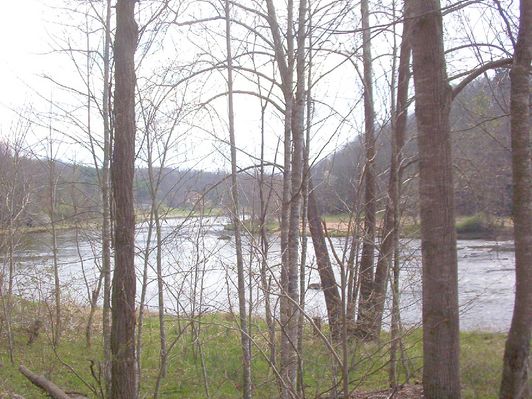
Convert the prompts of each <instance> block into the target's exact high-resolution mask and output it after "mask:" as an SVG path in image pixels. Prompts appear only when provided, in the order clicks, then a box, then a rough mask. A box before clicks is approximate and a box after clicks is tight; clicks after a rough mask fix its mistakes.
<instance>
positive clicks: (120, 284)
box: [111, 0, 138, 399]
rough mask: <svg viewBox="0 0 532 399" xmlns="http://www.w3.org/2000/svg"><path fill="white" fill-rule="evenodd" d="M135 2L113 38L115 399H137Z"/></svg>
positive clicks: (123, 3)
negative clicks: (134, 191)
mask: <svg viewBox="0 0 532 399" xmlns="http://www.w3.org/2000/svg"><path fill="white" fill-rule="evenodd" d="M134 9H135V1H134V0H119V1H118V3H117V6H116V37H115V49H114V50H115V51H114V53H115V65H116V67H115V82H116V87H115V96H114V100H115V101H114V113H115V123H116V125H115V126H116V128H115V141H114V142H115V146H114V150H113V159H112V163H111V171H112V187H113V194H114V196H113V198H114V204H115V218H116V224H115V270H114V274H113V294H112V305H113V306H112V328H111V352H112V359H111V360H112V380H111V385H112V386H111V397H112V398H113V399H133V398H136V397H137V384H136V383H135V375H136V373H135V291H136V278H135V263H134V261H135V213H134V206H133V175H134V162H135V81H136V78H135V50H136V46H137V37H138V27H137V23H136V22H135V17H134Z"/></svg>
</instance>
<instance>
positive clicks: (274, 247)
mask: <svg viewBox="0 0 532 399" xmlns="http://www.w3.org/2000/svg"><path fill="white" fill-rule="evenodd" d="M225 223H227V219H226V218H214V217H212V218H204V219H199V218H191V219H189V220H185V219H179V218H178V219H168V220H166V221H164V223H163V228H162V236H163V245H162V266H163V276H164V282H165V291H164V296H165V309H166V311H167V312H168V313H172V314H176V313H178V314H198V312H212V311H229V310H232V309H235V310H236V309H237V308H238V302H237V296H236V271H235V269H234V268H235V266H234V265H235V262H234V252H235V251H234V240H233V239H231V238H230V237H227V236H226V234H227V232H225V231H224V229H223V225H224V224H225ZM98 236H99V233H98V231H88V232H87V231H83V232H81V231H80V232H79V233H76V231H75V230H63V231H60V232H59V233H58V236H57V242H58V259H59V269H60V279H61V285H62V287H63V297H64V298H69V299H70V300H73V301H75V302H77V303H81V304H87V303H88V298H89V293H90V290H91V289H92V287H94V284H95V281H96V280H97V277H98V275H99V272H98V270H99V267H100V256H101V254H100V249H99V248H100V243H99V239H98ZM147 236H148V228H147V225H146V224H139V225H138V226H137V238H136V245H137V257H136V269H137V276H138V281H139V287H138V289H137V293H138V294H140V283H141V276H142V275H143V270H144V263H145V262H144V260H145V256H144V253H145V248H146V243H147ZM228 238H229V239H228ZM154 241H155V239H154V236H152V243H151V247H152V250H151V251H150V252H149V255H148V274H147V276H148V288H147V297H146V305H147V306H148V307H149V308H150V309H155V308H156V307H157V283H156V279H155V277H156V273H155V259H156V256H155V250H154V249H153V248H154V247H155V245H154ZM331 242H332V243H333V245H334V247H335V250H336V252H337V254H338V256H339V257H341V255H342V254H341V252H342V249H343V248H344V246H345V245H344V244H345V239H343V238H334V239H332V240H331ZM257 246H258V243H256V242H254V239H253V237H247V238H245V239H244V248H245V259H246V269H247V270H248V273H247V276H246V279H247V280H248V282H249V286H250V287H251V289H250V290H249V291H248V298H249V297H251V302H250V303H251V304H252V311H253V312H254V313H257V314H260V313H262V312H263V300H262V298H263V295H262V290H261V289H260V276H259V273H258V264H259V262H258V259H259V257H258V249H257ZM401 247H402V258H403V259H402V270H401V282H400V285H401V317H402V320H403V323H404V324H405V325H414V324H418V323H420V319H421V264H420V241H419V240H401ZM308 249H309V250H308V264H309V265H310V266H313V265H314V252H313V249H312V245H311V241H310V239H309V246H308ZM268 259H269V268H270V271H271V273H269V275H271V278H272V281H275V279H276V278H278V276H279V265H278V263H279V261H278V259H279V242H278V237H276V236H272V237H271V246H270V250H269V257H268ZM15 260H16V264H17V273H16V284H15V287H16V292H17V294H19V295H23V296H25V297H27V298H31V299H34V300H50V301H51V300H52V298H53V296H52V295H53V293H52V292H53V286H52V284H53V278H52V265H53V256H52V248H51V236H50V234H49V233H34V234H31V237H30V238H29V239H26V240H24V242H22V243H21V246H20V247H19V248H18V249H17V251H16V257H15ZM514 261H515V254H514V248H513V242H511V241H502V242H501V241H498V242H497V241H483V240H459V241H458V284H459V300H460V325H461V329H462V330H466V331H471V330H486V331H506V330H507V329H508V328H509V325H510V321H511V317H512V310H513V301H514V285H515V276H514ZM336 269H339V268H338V267H336ZM249 270H251V273H249ZM307 281H308V282H309V283H317V282H319V277H318V274H317V271H316V270H315V269H313V268H312V267H310V268H309V275H308V280H307ZM87 286H89V287H91V288H87ZM305 310H306V312H307V313H309V315H311V316H313V317H315V316H322V317H324V316H325V305H324V300H323V293H322V292H321V291H319V290H308V291H307V296H306V302H305ZM388 319H389V318H387V320H388ZM385 324H386V321H385ZM385 327H386V326H385Z"/></svg>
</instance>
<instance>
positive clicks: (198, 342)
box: [0, 305, 505, 399]
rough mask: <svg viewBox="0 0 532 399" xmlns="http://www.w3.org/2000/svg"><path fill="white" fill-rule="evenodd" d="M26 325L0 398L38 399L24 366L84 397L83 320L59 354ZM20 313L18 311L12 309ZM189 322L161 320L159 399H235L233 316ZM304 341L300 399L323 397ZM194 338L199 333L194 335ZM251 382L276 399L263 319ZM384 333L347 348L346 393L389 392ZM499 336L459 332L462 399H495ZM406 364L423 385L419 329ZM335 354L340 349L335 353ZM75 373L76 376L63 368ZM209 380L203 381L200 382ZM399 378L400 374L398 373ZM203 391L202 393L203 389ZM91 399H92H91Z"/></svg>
mask: <svg viewBox="0 0 532 399" xmlns="http://www.w3.org/2000/svg"><path fill="white" fill-rule="evenodd" d="M23 308H24V309H21V310H24V311H25V312H26V315H25V319H26V321H24V318H18V319H17V326H16V328H15V337H16V351H15V352H16V353H15V358H16V361H15V364H14V365H12V364H11V363H10V361H9V358H8V356H7V343H6V341H5V334H4V333H3V334H2V336H1V340H0V362H1V363H2V365H3V366H2V367H0V397H2V395H1V393H2V392H16V393H18V394H20V395H23V396H25V397H26V398H41V397H44V396H42V394H41V393H40V392H39V390H38V389H36V388H35V387H34V386H33V385H32V384H31V383H29V382H28V381H27V380H26V379H25V378H24V377H23V376H22V375H21V374H20V373H19V372H18V370H17V367H18V364H24V365H25V366H26V367H28V368H29V369H30V370H32V371H34V372H35V373H38V374H44V375H46V376H47V377H48V378H50V379H51V380H53V381H54V382H55V383H56V384H58V385H59V386H61V387H63V388H64V389H68V390H73V391H80V392H84V393H86V394H88V393H90V391H89V389H88V388H87V386H86V385H85V384H84V383H83V382H82V380H84V381H85V382H86V383H88V384H90V385H97V384H96V381H95V379H94V378H93V377H92V376H91V372H90V364H91V361H93V362H95V364H98V363H99V362H100V361H101V359H102V351H101V346H100V343H101V336H99V335H95V336H94V340H93V342H94V344H93V346H92V348H90V349H88V348H87V347H86V345H85V339H84V334H82V333H80V332H81V331H84V327H83V325H84V323H85V319H84V317H85V314H86V312H83V311H80V312H78V314H77V316H74V317H72V316H71V319H70V325H68V326H69V329H68V330H67V331H65V333H64V335H63V338H62V340H61V343H60V345H59V347H58V348H57V351H56V352H54V350H53V349H52V347H51V345H50V338H49V336H48V334H46V333H43V334H41V335H40V336H39V338H38V339H37V341H36V342H35V343H34V344H33V345H31V346H28V345H26V341H27V335H26V333H25V330H24V327H23V326H24V325H25V323H26V324H27V323H28V322H29V321H30V320H31V312H36V308H35V306H33V307H32V306H31V305H27V306H23ZM17 309H20V306H19V307H17ZM190 323H191V321H190V320H186V319H177V318H175V317H167V320H166V324H167V329H168V332H167V336H168V341H169V342H172V341H173V340H174V339H175V338H176V337H177V336H178V331H180V329H184V330H183V331H184V333H183V334H182V335H181V336H180V338H179V339H178V340H177V343H176V344H175V346H174V347H173V349H172V350H171V352H170V355H169V370H168V376H167V377H166V378H165V379H164V381H163V384H162V388H161V395H160V397H161V398H177V397H180V398H205V397H207V393H206V389H208V390H209V394H210V396H211V397H212V398H238V397H241V366H240V365H241V361H240V354H241V352H240V347H239V339H240V334H239V332H238V330H237V328H236V324H235V320H234V318H233V316H232V315H230V314H227V313H213V314H207V315H204V316H203V317H202V318H201V319H199V320H195V321H194V328H192V326H191V324H190ZM305 328H306V330H305V335H304V336H305V339H304V353H303V358H304V367H305V372H304V383H305V390H306V396H307V397H309V398H311V397H316V396H317V395H318V394H319V393H322V392H323V391H325V390H327V388H329V387H330V386H331V383H332V381H333V372H334V368H335V366H334V361H333V359H332V357H331V355H330V353H329V352H328V350H327V349H326V347H325V345H324V344H323V342H322V341H321V339H320V338H319V337H317V336H316V335H314V334H313V333H312V331H311V327H310V326H309V325H307V326H306V327H305ZM158 331H159V326H158V319H157V317H155V316H153V315H150V316H148V317H147V318H146V322H145V325H144V334H143V337H144V339H143V351H142V380H141V381H142V387H143V388H142V390H143V394H145V395H148V396H149V394H151V393H152V392H153V390H154V386H155V380H156V377H157V370H158V364H159V333H158ZM194 331H199V335H197V334H196V335H195V334H194ZM252 335H253V341H254V346H253V354H254V356H253V371H252V373H253V381H254V396H255V397H256V398H271V397H276V396H278V395H277V385H276V382H275V381H276V380H275V375H274V374H273V372H272V371H271V369H270V368H269V367H268V362H267V361H266V356H267V354H268V345H267V342H266V340H265V338H264V337H265V336H267V329H266V326H265V323H264V322H263V320H261V319H259V318H255V319H253V323H252ZM388 338H389V337H388V336H387V334H383V337H382V344H376V343H370V344H363V343H360V342H351V343H350V345H349V348H350V364H351V365H352V371H351V374H350V378H351V380H352V384H351V387H352V388H355V387H357V389H358V390H373V389H382V388H385V387H386V386H387V361H388V357H389V353H388V350H389V345H388V344H387V340H388ZM504 341H505V336H504V335H502V334H493V333H482V332H463V333H462V334H461V345H462V351H461V377H462V387H463V397H464V398H466V399H467V398H471V399H472V398H486V399H489V398H496V397H497V391H498V386H499V380H500V376H501V366H502V354H503V350H504ZM404 344H405V348H406V352H407V357H408V358H409V359H410V369H411V372H412V377H411V382H414V381H420V380H421V368H422V344H421V330H419V329H416V330H413V331H411V332H410V333H409V334H408V335H406V336H405V338H404ZM336 350H337V351H340V348H337V349H336ZM66 364H68V365H69V366H70V367H72V369H74V370H75V371H76V373H77V374H78V376H76V375H75V374H74V373H73V372H72V371H71V370H70V369H69V368H68V367H67V366H65V365H66ZM203 367H204V369H205V374H206V375H207V380H206V381H205V380H204V378H203V375H204V372H203ZM401 375H402V376H403V377H402V378H404V370H402V374H401ZM206 387H207V388H206ZM90 396H91V397H95V396H94V395H90Z"/></svg>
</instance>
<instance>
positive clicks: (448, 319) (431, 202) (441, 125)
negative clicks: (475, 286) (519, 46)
mask: <svg viewBox="0 0 532 399" xmlns="http://www.w3.org/2000/svg"><path fill="white" fill-rule="evenodd" d="M406 7H407V14H408V15H411V16H412V36H411V37H412V59H413V68H414V87H415V92H416V94H415V101H416V119H417V126H418V146H419V175H420V182H419V193H420V212H421V242H422V244H421V251H422V263H423V275H422V283H423V388H424V394H425V397H427V398H429V399H432V398H449V399H450V398H454V399H458V398H460V374H459V352H460V344H459V332H460V329H459V320H458V281H457V279H458V277H457V255H456V232H455V228H454V193H453V176H452V159H451V143H450V125H449V113H450V110H451V99H452V90H451V87H450V85H449V83H448V80H447V72H446V62H445V56H444V48H443V22H442V13H441V6H440V2H439V0H409V1H407V2H406Z"/></svg>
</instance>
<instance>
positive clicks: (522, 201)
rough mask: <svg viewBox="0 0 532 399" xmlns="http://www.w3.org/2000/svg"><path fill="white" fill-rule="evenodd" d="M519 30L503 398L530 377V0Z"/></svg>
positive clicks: (522, 389)
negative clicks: (510, 305) (510, 297)
mask: <svg viewBox="0 0 532 399" xmlns="http://www.w3.org/2000/svg"><path fill="white" fill-rule="evenodd" d="M520 14H521V15H520V22H519V34H518V37H517V44H516V46H515V50H514V62H513V66H512V70H511V72H510V79H511V91H510V95H511V100H510V107H511V108H510V111H511V115H510V118H511V135H512V181H513V221H514V240H515V303H514V313H513V317H512V324H511V326H510V332H509V333H508V339H507V341H506V347H505V351H504V367H503V376H502V382H501V390H500V398H501V399H510V398H512V399H524V398H528V397H530V394H531V392H530V385H529V377H528V366H529V364H528V363H529V358H528V357H529V356H528V355H529V351H530V338H531V332H532V290H531V289H530V287H532V166H531V156H532V154H531V151H530V126H531V125H530V63H531V62H532V0H521V13H520Z"/></svg>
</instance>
